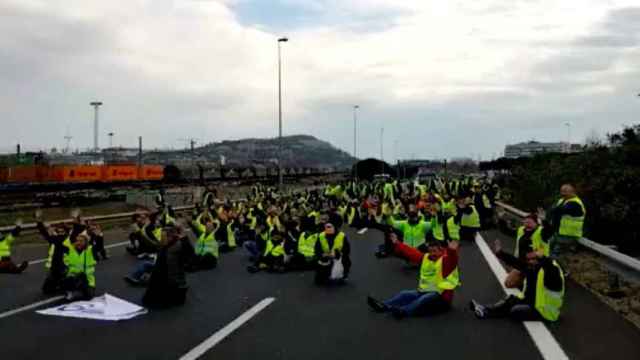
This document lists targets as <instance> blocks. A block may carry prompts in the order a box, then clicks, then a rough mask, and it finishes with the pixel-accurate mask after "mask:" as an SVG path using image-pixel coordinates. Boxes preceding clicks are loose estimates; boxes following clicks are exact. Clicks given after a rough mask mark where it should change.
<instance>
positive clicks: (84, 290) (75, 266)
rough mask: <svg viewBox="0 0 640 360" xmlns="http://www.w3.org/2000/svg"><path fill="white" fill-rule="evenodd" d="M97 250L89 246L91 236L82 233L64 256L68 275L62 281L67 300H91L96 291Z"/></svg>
mask: <svg viewBox="0 0 640 360" xmlns="http://www.w3.org/2000/svg"><path fill="white" fill-rule="evenodd" d="M95 255H96V253H95V249H94V248H93V246H91V245H90V244H89V234H87V232H82V233H80V234H78V236H76V238H75V240H74V241H73V243H72V244H71V246H69V247H67V252H66V253H65V254H64V264H65V266H66V274H65V276H64V279H63V280H62V290H63V291H64V292H65V293H66V295H65V300H67V301H75V300H90V299H92V298H93V296H94V295H95V289H96V276H95V272H96V259H95Z"/></svg>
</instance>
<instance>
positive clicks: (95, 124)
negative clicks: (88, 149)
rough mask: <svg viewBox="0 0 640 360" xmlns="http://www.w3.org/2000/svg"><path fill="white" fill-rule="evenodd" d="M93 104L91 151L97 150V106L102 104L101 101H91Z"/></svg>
mask: <svg viewBox="0 0 640 360" xmlns="http://www.w3.org/2000/svg"><path fill="white" fill-rule="evenodd" d="M90 105H91V106H93V151H95V152H98V149H99V148H98V108H99V107H100V106H101V105H102V102H101V101H92V102H91V103H90Z"/></svg>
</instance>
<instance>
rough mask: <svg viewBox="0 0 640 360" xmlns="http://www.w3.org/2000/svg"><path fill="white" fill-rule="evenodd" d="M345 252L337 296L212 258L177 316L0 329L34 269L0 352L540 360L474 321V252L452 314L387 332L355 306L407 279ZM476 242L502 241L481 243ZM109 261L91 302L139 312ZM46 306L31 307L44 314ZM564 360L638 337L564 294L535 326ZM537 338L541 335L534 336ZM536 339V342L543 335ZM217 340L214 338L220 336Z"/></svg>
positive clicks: (514, 326) (37, 250)
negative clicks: (119, 301)
mask: <svg viewBox="0 0 640 360" xmlns="http://www.w3.org/2000/svg"><path fill="white" fill-rule="evenodd" d="M346 232H347V235H348V237H349V239H350V241H351V244H352V249H353V250H352V252H353V255H352V260H353V268H352V274H351V278H350V280H349V283H348V284H347V285H345V286H341V287H333V288H319V287H316V286H314V285H313V273H310V272H305V273H302V272H292V273H287V274H268V273H258V274H249V273H248V272H247V271H246V270H245V267H246V265H247V255H246V253H244V252H243V251H242V250H236V251H235V252H233V253H230V254H223V255H222V258H221V260H220V263H219V267H218V268H217V269H215V270H212V271H207V272H200V273H196V274H190V275H189V277H188V282H189V286H190V290H189V293H188V300H187V304H186V305H185V306H183V307H179V308H174V309H169V310H162V311H153V312H150V313H148V314H146V315H142V316H140V317H137V318H135V319H132V320H128V321H122V322H107V321H95V320H85V319H73V318H62V317H52V316H44V315H40V314H37V313H35V310H28V311H23V312H19V313H17V314H14V315H11V316H6V317H2V315H1V314H2V313H6V312H7V311H10V310H13V309H16V308H20V307H22V306H25V305H29V304H32V303H35V302H38V301H41V300H43V299H46V298H45V297H43V296H42V295H41V294H40V285H41V283H42V281H43V279H44V276H45V271H44V264H42V263H40V264H34V265H33V266H32V267H30V268H29V269H28V270H27V271H26V272H25V273H24V274H22V275H18V276H15V275H5V274H2V275H0V339H1V344H0V348H1V349H2V355H3V358H5V357H6V358H10V359H12V360H13V359H44V358H46V359H82V360H87V359H92V360H93V359H109V360H113V359H118V360H125V359H153V360H158V359H179V358H181V357H182V356H184V355H185V354H187V353H189V352H190V351H191V350H192V349H193V348H195V347H196V346H198V345H199V344H201V343H202V342H204V341H205V340H207V339H208V338H210V337H211V336H212V335H214V334H216V336H218V338H217V340H216V341H218V340H220V339H222V340H220V341H219V342H215V344H214V345H213V346H207V347H205V350H206V351H204V353H203V354H202V356H201V357H200V358H201V359H260V360H270V359H308V360H311V359H323V360H326V359H332V360H333V359H369V360H373V359H412V358H431V359H445V358H447V359H471V358H473V359H496V360H497V359H522V360H528V359H541V358H545V355H544V354H546V358H547V359H552V358H553V357H551V356H549V355H548V353H545V349H546V345H545V344H544V343H542V344H540V343H539V341H538V340H539V339H536V336H537V335H535V334H534V335H530V333H529V332H527V330H526V329H525V327H524V326H523V324H522V323H518V322H514V321H510V320H506V319H504V320H503V319H495V320H484V321H480V320H477V319H475V317H474V316H473V314H472V313H471V312H470V311H469V310H467V304H468V302H469V300H470V299H472V298H475V299H477V300H479V301H480V302H492V301H494V300H496V299H498V298H500V297H502V296H504V292H503V290H502V288H501V286H500V284H499V282H498V281H497V280H496V277H495V276H494V274H493V273H492V271H491V269H490V267H489V265H488V263H487V260H486V259H485V258H484V256H483V254H482V253H481V252H480V251H479V248H478V246H477V245H476V244H471V243H466V244H463V245H462V248H461V259H460V261H461V263H460V271H461V278H462V282H463V285H462V287H461V288H459V289H458V290H457V291H456V295H455V299H454V309H453V310H452V311H451V312H449V313H446V314H442V315H438V316H435V317H430V318H409V319H403V320H396V319H394V318H393V317H391V316H388V315H386V314H376V313H373V312H371V311H370V310H369V309H368V307H367V305H366V303H365V297H366V295H368V294H372V295H375V296H377V297H380V298H386V297H389V296H391V295H393V294H395V293H396V292H398V291H399V290H403V289H413V288H415V287H416V284H417V270H415V269H409V268H407V267H406V266H405V264H404V262H403V261H401V260H399V259H395V258H389V259H383V260H378V259H376V258H375V257H374V256H373V251H374V248H375V247H376V246H377V245H378V244H379V243H381V242H382V235H381V233H379V232H378V231H374V230H370V231H368V232H366V233H365V234H364V235H358V234H356V233H355V231H353V230H352V229H349V230H346ZM106 236H107V240H108V241H109V242H111V243H118V242H122V241H124V240H126V232H125V231H123V230H112V231H109V232H107V234H106ZM483 237H484V238H485V239H486V240H487V242H492V240H493V239H494V238H496V237H500V238H502V239H503V241H504V243H505V244H506V247H507V248H508V247H509V246H510V245H509V244H512V243H513V242H512V241H510V239H508V238H507V237H505V236H504V235H501V234H499V233H497V232H495V231H489V232H485V233H483ZM109 251H110V255H111V259H109V260H108V261H106V262H103V263H100V264H99V265H98V269H97V287H98V289H97V292H98V294H101V293H103V292H108V293H110V294H112V295H115V296H118V297H120V298H123V299H125V300H128V301H131V302H134V303H140V298H141V296H142V293H143V291H144V290H143V289H139V288H132V287H129V286H128V285H127V284H126V283H125V282H124V281H123V280H122V277H123V276H124V275H125V274H127V273H128V272H129V271H130V270H131V269H132V268H133V266H134V264H135V262H136V260H135V259H134V258H132V257H131V256H129V255H127V254H126V253H125V251H124V247H123V246H118V247H113V248H111V249H110V250H109ZM45 253H46V248H45V247H43V246H30V247H19V249H18V250H17V251H16V254H15V255H16V256H15V257H16V259H19V260H22V259H28V260H35V259H39V258H43V257H44V255H45ZM268 298H274V299H275V300H274V301H273V302H271V303H270V304H269V305H268V306H266V307H264V309H262V311H260V312H257V313H255V314H253V315H254V316H253V317H251V318H250V319H249V320H248V321H246V322H244V323H242V324H241V326H239V328H237V329H236V330H235V331H233V332H231V333H230V334H229V333H228V332H224V330H223V331H221V329H225V327H227V326H229V324H232V325H233V324H235V323H234V320H235V319H237V318H238V317H240V316H241V315H242V314H244V313H245V312H246V311H247V310H248V309H251V308H252V307H253V306H254V305H256V304H259V303H261V301H263V300H264V299H268ZM51 305H53V304H50V305H46V306H42V307H40V308H46V307H48V306H51ZM546 328H548V329H549V331H550V333H551V334H552V336H553V337H552V340H553V339H555V340H554V341H555V342H557V343H558V344H559V345H560V347H561V348H562V349H563V351H564V353H565V354H566V355H567V357H569V358H571V359H604V358H609V359H616V360H618V359H636V360H637V359H640V341H639V340H640V331H638V329H637V328H635V327H634V326H633V325H631V324H630V323H628V322H626V321H625V320H624V319H623V318H622V317H620V316H618V315H617V314H616V313H615V312H614V311H612V310H610V309H609V308H608V307H606V306H605V305H603V304H602V303H600V302H599V301H598V300H597V299H596V298H595V297H594V296H592V295H591V294H590V293H589V292H588V291H586V290H585V289H583V288H581V287H579V286H578V285H576V284H574V283H572V282H569V283H568V289H567V298H566V305H565V308H564V312H563V317H562V319H561V321H559V322H558V323H555V324H551V325H546ZM543 330H544V327H543ZM545 331H546V330H545ZM221 333H224V335H227V336H226V337H225V336H224V335H221Z"/></svg>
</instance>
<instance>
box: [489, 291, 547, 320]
mask: <svg viewBox="0 0 640 360" xmlns="http://www.w3.org/2000/svg"><path fill="white" fill-rule="evenodd" d="M486 308H487V317H492V318H500V317H509V318H512V319H514V320H519V321H536V320H541V319H542V317H541V316H540V313H538V311H537V310H536V309H535V308H534V307H533V306H531V305H530V304H528V303H527V302H526V301H525V300H523V299H520V298H518V297H516V296H513V295H509V296H507V297H506V298H504V299H502V300H500V301H498V302H497V303H495V304H493V305H489V306H487V307H486Z"/></svg>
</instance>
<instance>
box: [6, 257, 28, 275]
mask: <svg viewBox="0 0 640 360" xmlns="http://www.w3.org/2000/svg"><path fill="white" fill-rule="evenodd" d="M27 265H28V263H27V262H23V263H22V264H20V265H19V266H18V265H16V264H15V263H14V262H13V260H11V258H8V257H7V258H2V259H0V274H20V273H21V272H23V271H24V269H25V268H26V267H27Z"/></svg>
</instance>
